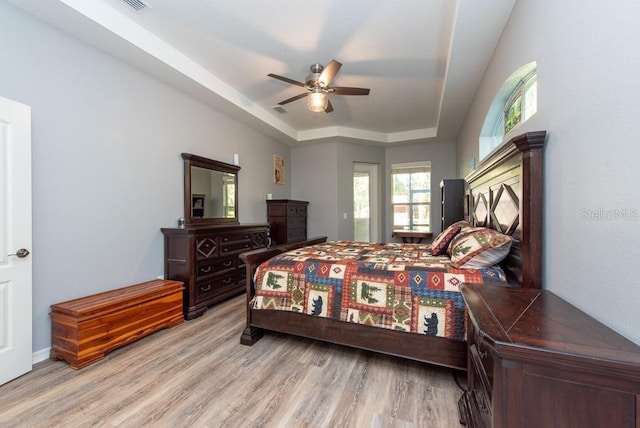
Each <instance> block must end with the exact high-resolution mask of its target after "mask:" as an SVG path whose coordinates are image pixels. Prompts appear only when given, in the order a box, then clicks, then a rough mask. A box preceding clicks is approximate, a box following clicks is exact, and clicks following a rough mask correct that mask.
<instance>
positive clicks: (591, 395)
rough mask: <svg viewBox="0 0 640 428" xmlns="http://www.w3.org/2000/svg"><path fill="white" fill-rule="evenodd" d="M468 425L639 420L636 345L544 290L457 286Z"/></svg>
mask: <svg viewBox="0 0 640 428" xmlns="http://www.w3.org/2000/svg"><path fill="white" fill-rule="evenodd" d="M460 289H461V292H462V295H463V297H464V300H465V303H466V305H467V308H468V314H469V318H468V334H467V340H468V391H467V392H466V393H465V394H464V395H463V396H462V398H461V399H460V401H459V403H458V405H459V409H460V418H461V421H462V422H466V425H467V426H469V427H518V428H526V427H531V428H538V427H580V428H586V427H616V428H620V427H635V428H637V427H638V426H640V347H639V346H637V345H635V344H634V343H633V342H631V341H629V340H627V339H625V338H624V337H622V336H621V335H619V334H618V333H616V332H614V331H613V330H611V329H609V328H608V327H606V326H604V325H603V324H601V323H600V322H598V321H596V320H595V319H593V318H591V317H590V316H588V315H587V314H585V313H584V312H582V311H580V310H578V309H577V308H575V307H573V306H572V305H570V304H569V303H567V302H566V301H564V300H562V299H561V298H559V297H558V296H556V295H555V294H553V293H551V292H549V291H546V290H535V289H520V288H510V287H500V286H490V285H482V286H476V285H471V284H463V285H461V287H460Z"/></svg>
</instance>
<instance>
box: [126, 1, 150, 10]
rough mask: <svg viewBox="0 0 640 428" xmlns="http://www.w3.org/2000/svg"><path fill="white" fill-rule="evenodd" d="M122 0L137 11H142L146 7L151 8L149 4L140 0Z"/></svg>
mask: <svg viewBox="0 0 640 428" xmlns="http://www.w3.org/2000/svg"><path fill="white" fill-rule="evenodd" d="M122 1H123V2H125V3H126V4H128V5H129V6H131V7H132V8H134V9H135V10H137V11H138V12H142V11H143V10H146V9H151V6H149V5H148V4H147V3H145V2H143V1H142V0H122Z"/></svg>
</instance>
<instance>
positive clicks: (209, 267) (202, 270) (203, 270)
mask: <svg viewBox="0 0 640 428" xmlns="http://www.w3.org/2000/svg"><path fill="white" fill-rule="evenodd" d="M200 272H202V273H209V272H211V266H207V267H203V268H200Z"/></svg>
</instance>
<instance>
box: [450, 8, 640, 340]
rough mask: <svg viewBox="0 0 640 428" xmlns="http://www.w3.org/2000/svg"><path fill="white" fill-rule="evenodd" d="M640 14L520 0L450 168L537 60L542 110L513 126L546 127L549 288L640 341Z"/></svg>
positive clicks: (472, 152) (465, 163) (466, 161)
mask: <svg viewBox="0 0 640 428" xmlns="http://www.w3.org/2000/svg"><path fill="white" fill-rule="evenodd" d="M638 22H640V3H639V2H638V1H636V0H620V1H617V2H615V5H614V4H613V3H607V2H602V1H597V0H581V1H577V0H571V1H569V0H566V1H561V2H549V1H540V0H518V2H517V4H516V5H515V7H514V10H513V12H512V15H511V18H510V20H509V23H508V25H507V27H506V29H505V31H504V33H503V35H502V38H501V40H500V43H499V45H498V47H497V49H496V51H495V54H494V57H493V59H492V60H491V63H490V65H489V67H488V68H487V71H486V74H485V76H484V79H483V81H482V84H481V86H480V88H479V90H478V92H477V95H476V97H475V99H474V101H473V104H472V106H471V108H470V110H469V112H468V114H467V117H466V119H465V122H464V127H463V130H462V132H461V134H460V136H459V140H458V174H459V175H460V176H464V175H465V174H467V173H468V172H469V165H470V160H471V158H472V157H473V156H477V154H478V135H479V133H480V129H481V127H482V123H483V121H484V117H485V115H486V111H487V109H488V107H489V105H490V103H491V101H492V99H493V97H494V96H495V94H496V92H497V91H498V89H499V88H500V85H501V84H502V82H503V81H504V79H506V78H507V77H508V76H509V75H510V74H511V73H512V72H513V71H514V70H516V69H517V68H518V67H519V66H521V65H523V64H525V63H527V62H530V61H533V60H535V61H537V63H538V112H537V114H536V115H535V116H534V117H533V118H531V119H530V121H528V122H527V123H525V124H524V125H523V126H522V127H521V129H520V130H519V131H526V130H538V129H545V130H547V131H548V132H549V137H548V140H547V145H546V152H545V173H544V178H545V198H544V224H545V226H544V284H545V287H546V288H548V289H550V290H552V291H554V292H555V293H556V294H558V295H560V296H562V297H563V298H565V299H566V300H568V301H570V302H572V303H573V304H574V305H575V306H577V307H579V308H581V309H583V310H584V311H585V312H587V313H588V314H590V315H591V316H593V317H594V318H596V319H598V320H600V321H603V322H604V323H605V324H607V325H609V326H610V327H612V328H613V329H615V330H617V331H618V332H620V333H622V334H623V335H625V336H627V337H629V338H630V339H631V340H633V341H635V342H636V343H639V344H640V329H638V326H639V325H640V310H638V303H639V302H640V287H639V286H638V284H637V282H638V281H637V277H638V259H640V245H638V238H640V216H639V214H640V191H639V190H638V187H637V184H638V183H640V168H638V166H637V163H638V159H640V143H639V142H638V135H640V122H639V121H638V118H640V97H639V95H640V84H639V83H638V76H640V53H639V52H640V51H639V50H638V43H637V41H638V40H640V26H639V25H638ZM517 133H519V132H517ZM625 214H626V216H625Z"/></svg>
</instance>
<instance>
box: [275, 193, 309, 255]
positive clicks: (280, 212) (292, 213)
mask: <svg viewBox="0 0 640 428" xmlns="http://www.w3.org/2000/svg"><path fill="white" fill-rule="evenodd" d="M308 205H309V202H306V201H293V200H290V199H270V200H267V221H268V222H269V225H270V226H271V244H272V245H280V244H290V243H292V242H301V241H305V240H306V239H307V206H308Z"/></svg>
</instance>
